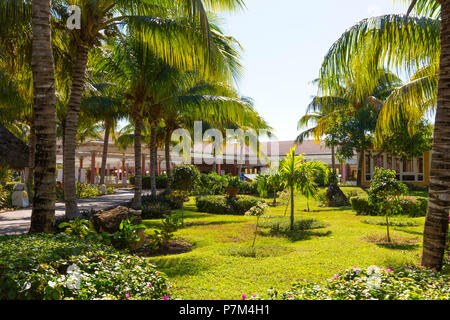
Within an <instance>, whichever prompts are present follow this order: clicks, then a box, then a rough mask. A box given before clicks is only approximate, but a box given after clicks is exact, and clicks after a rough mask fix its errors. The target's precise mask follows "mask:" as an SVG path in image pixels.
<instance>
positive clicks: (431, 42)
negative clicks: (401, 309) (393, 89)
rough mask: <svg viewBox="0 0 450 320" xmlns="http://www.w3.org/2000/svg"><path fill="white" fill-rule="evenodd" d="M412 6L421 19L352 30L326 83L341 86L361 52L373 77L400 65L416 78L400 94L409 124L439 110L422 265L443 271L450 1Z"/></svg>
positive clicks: (333, 56) (324, 75) (449, 157)
mask: <svg viewBox="0 0 450 320" xmlns="http://www.w3.org/2000/svg"><path fill="white" fill-rule="evenodd" d="M405 2H406V1H405ZM408 2H409V1H408ZM411 4H412V5H411V7H410V10H409V11H408V13H409V12H414V13H416V14H417V15H418V16H416V17H410V16H399V15H388V16H381V17H374V18H369V19H365V20H363V21H361V22H360V23H358V24H356V25H355V26H353V27H352V28H350V29H349V30H347V31H346V32H345V33H344V34H343V35H342V36H341V38H340V39H339V40H338V41H337V42H336V43H335V44H334V45H333V47H332V48H331V49H330V51H329V52H328V54H327V56H326V58H325V61H324V63H323V65H322V69H321V79H322V81H323V83H325V87H332V86H333V84H332V83H333V82H336V81H335V80H333V79H338V78H339V76H338V74H341V73H342V72H345V71H346V69H347V67H346V66H348V62H349V61H351V60H352V59H353V57H355V56H358V55H361V54H363V55H365V59H366V60H369V61H368V64H367V65H368V68H367V69H366V71H367V73H368V74H370V73H371V72H372V71H373V69H374V68H378V67H379V66H380V65H382V66H385V65H390V66H395V67H398V68H403V69H406V70H407V71H408V72H410V73H415V74H416V75H415V76H413V78H412V81H410V82H409V83H408V84H407V85H405V86H404V87H403V88H402V90H398V91H397V93H398V94H397V98H399V96H400V98H399V99H400V101H401V99H404V100H407V101H409V103H408V104H402V105H403V106H404V107H405V108H407V110H408V112H407V113H405V112H403V114H404V115H412V117H411V118H410V119H409V120H410V121H412V120H414V119H416V118H417V114H420V112H418V111H417V110H428V109H429V108H430V107H431V108H435V109H436V121H435V131H434V140H433V149H432V154H433V156H432V163H431V173H430V189H429V202H428V205H429V207H428V214H427V220H426V224H425V231H424V245H423V247H424V249H423V256H422V265H423V266H425V267H428V268H435V269H441V268H442V264H443V257H444V252H445V246H446V239H447V234H448V232H447V231H448V213H449V209H450V199H448V197H445V196H444V195H447V194H449V193H450V189H449V188H450V186H449V184H448V182H447V181H448V180H449V179H450V173H449V171H448V167H449V166H450V152H449V148H450V147H449V144H448V140H447V137H448V136H449V134H450V131H449V130H450V126H449V122H448V115H449V114H450V102H449V101H448V96H449V94H448V93H447V90H448V87H449V83H448V82H449V81H450V79H449V78H448V77H447V76H446V75H448V72H449V69H450V48H448V46H446V45H443V44H446V43H448V40H449V38H450V23H449V21H448V19H447V17H448V15H449V14H450V3H448V2H447V1H438V0H418V1H412V3H411ZM413 8H414V9H413ZM441 44H442V45H441ZM437 70H439V77H438V74H437ZM437 79H439V81H436V80H437ZM436 84H437V88H436ZM400 93H401V94H402V95H399V94H400ZM402 96H403V98H402ZM433 101H435V102H436V104H434V103H433ZM391 110H394V109H393V108H391ZM394 111H395V110H394ZM386 115H389V112H386ZM391 116H393V117H388V116H385V117H382V118H381V119H384V120H385V125H386V127H387V128H388V129H389V125H390V122H391V123H392V122H393V121H392V118H394V120H395V117H396V113H394V114H392V112H391ZM394 122H395V121H394Z"/></svg>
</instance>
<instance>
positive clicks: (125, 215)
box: [91, 207, 142, 233]
mask: <svg viewBox="0 0 450 320" xmlns="http://www.w3.org/2000/svg"><path fill="white" fill-rule="evenodd" d="M141 213H142V211H141V210H133V209H129V208H127V207H117V208H114V209H111V210H104V211H100V212H98V213H96V214H94V216H93V217H92V218H91V221H92V225H93V226H94V228H95V230H96V231H97V232H99V233H102V232H108V233H115V232H117V231H119V226H120V222H122V220H125V219H132V218H133V217H135V218H134V220H133V224H140V223H142V217H141Z"/></svg>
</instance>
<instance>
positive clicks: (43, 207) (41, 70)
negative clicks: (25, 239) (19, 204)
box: [30, 0, 56, 233]
mask: <svg viewBox="0 0 450 320" xmlns="http://www.w3.org/2000/svg"><path fill="white" fill-rule="evenodd" d="M32 29H33V42H32V62H31V68H32V70H33V93H34V103H33V105H34V107H33V112H34V125H35V132H36V153H35V168H34V169H35V170H34V196H33V210H32V213H31V227H30V233H51V232H52V229H53V220H54V217H55V201H56V193H55V179H56V176H55V171H56V91H55V70H54V60H53V50H52V35H51V31H50V1H48V0H34V1H33V2H32Z"/></svg>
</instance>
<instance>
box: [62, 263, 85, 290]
mask: <svg viewBox="0 0 450 320" xmlns="http://www.w3.org/2000/svg"><path fill="white" fill-rule="evenodd" d="M80 271H81V270H80V268H78V266H77V265H75V264H72V265H70V266H69V267H68V268H67V274H68V275H69V276H68V277H67V280H66V287H67V288H68V289H69V290H74V289H81V278H82V276H81V273H80Z"/></svg>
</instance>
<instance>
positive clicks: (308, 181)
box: [298, 161, 328, 212]
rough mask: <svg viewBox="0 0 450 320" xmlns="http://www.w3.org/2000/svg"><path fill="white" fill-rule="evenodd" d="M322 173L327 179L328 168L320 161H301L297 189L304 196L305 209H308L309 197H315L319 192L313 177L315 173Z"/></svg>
mask: <svg viewBox="0 0 450 320" xmlns="http://www.w3.org/2000/svg"><path fill="white" fill-rule="evenodd" d="M319 173H320V174H323V175H324V176H325V177H326V179H328V169H327V167H326V166H325V164H323V163H322V162H319V161H310V162H302V163H301V165H300V173H299V180H298V184H299V190H300V193H301V194H302V195H303V196H304V197H306V205H307V210H308V212H309V211H310V210H309V199H311V198H313V199H315V198H316V197H317V194H318V193H319V188H318V186H317V183H316V182H315V179H314V177H315V176H316V175H317V174H319Z"/></svg>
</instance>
